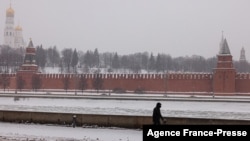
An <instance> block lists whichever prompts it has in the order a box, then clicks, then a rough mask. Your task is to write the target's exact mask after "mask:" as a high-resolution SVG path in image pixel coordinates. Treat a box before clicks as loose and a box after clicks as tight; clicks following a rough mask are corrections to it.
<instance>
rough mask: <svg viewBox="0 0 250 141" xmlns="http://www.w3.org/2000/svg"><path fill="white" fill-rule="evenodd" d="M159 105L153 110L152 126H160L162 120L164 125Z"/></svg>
mask: <svg viewBox="0 0 250 141" xmlns="http://www.w3.org/2000/svg"><path fill="white" fill-rule="evenodd" d="M160 108H161V103H160V102H158V103H157V104H156V106H155V108H154V110H153V123H154V125H161V121H160V120H162V121H163V122H164V123H165V120H164V118H163V117H162V115H161V110H160Z"/></svg>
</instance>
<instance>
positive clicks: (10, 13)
mask: <svg viewBox="0 0 250 141" xmlns="http://www.w3.org/2000/svg"><path fill="white" fill-rule="evenodd" d="M14 13H15V11H14V10H13V9H12V8H11V7H10V8H8V9H7V10H6V16H14Z"/></svg>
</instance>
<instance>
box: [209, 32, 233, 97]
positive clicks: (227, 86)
mask: <svg viewBox="0 0 250 141" xmlns="http://www.w3.org/2000/svg"><path fill="white" fill-rule="evenodd" d="M235 75H236V71H235V68H234V66H233V57H232V55H231V53H230V50H229V47H228V43H227V40H226V39H225V38H224V37H223V36H222V40H221V43H220V51H219V54H218V55H217V67H216V68H215V69H214V76H213V91H214V93H215V94H216V93H231V94H233V93H234V92H235Z"/></svg>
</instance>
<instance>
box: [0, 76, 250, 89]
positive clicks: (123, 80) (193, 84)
mask: <svg viewBox="0 0 250 141" xmlns="http://www.w3.org/2000/svg"><path fill="white" fill-rule="evenodd" d="M2 75H6V76H7V77H8V78H9V85H8V86H7V87H6V89H16V83H17V82H16V81H17V80H16V74H0V76H2ZM31 75H33V74H31ZM36 75H38V76H39V78H40V79H41V87H40V89H58V90H64V81H65V80H64V79H65V78H66V77H68V78H69V86H68V89H69V90H70V89H71V90H74V89H75V88H77V89H79V87H78V81H79V78H80V77H84V78H86V81H87V90H90V89H92V90H93V89H94V88H93V85H92V83H93V80H94V79H95V78H96V74H77V75H76V74H36ZM99 76H100V77H101V78H102V80H103V87H102V89H103V90H114V89H122V90H125V91H132V92H134V91H135V90H143V91H144V92H147V91H150V92H213V91H214V88H213V83H215V82H213V81H214V79H213V74H210V73H207V74H202V73H192V74H190V73H171V74H99ZM26 78H31V77H26ZM24 81H25V85H24V88H23V89H32V87H31V83H32V81H31V80H24ZM225 83H227V82H225ZM221 85H223V84H221ZM0 88H1V89H3V85H2V84H1V85H0ZM235 92H236V93H250V74H240V73H239V74H236V77H235ZM222 93H223V92H222Z"/></svg>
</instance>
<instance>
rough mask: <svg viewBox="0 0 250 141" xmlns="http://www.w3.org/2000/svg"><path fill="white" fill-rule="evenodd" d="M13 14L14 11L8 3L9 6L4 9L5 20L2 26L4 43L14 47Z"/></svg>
mask: <svg viewBox="0 0 250 141" xmlns="http://www.w3.org/2000/svg"><path fill="white" fill-rule="evenodd" d="M14 15H15V11H14V10H13V9H12V7H11V4H10V7H9V8H8V9H7V10H6V21H5V28H4V44H5V45H8V46H10V47H14V38H15V37H14V36H15V30H14Z"/></svg>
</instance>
